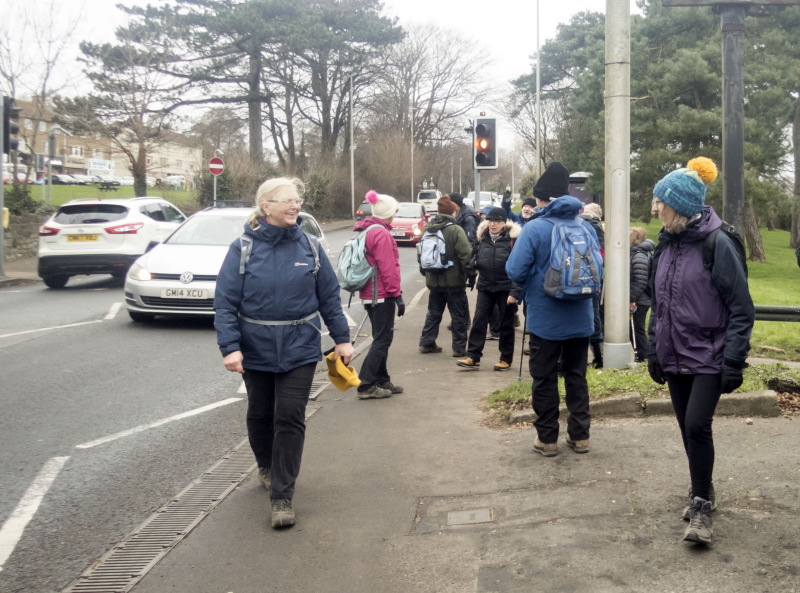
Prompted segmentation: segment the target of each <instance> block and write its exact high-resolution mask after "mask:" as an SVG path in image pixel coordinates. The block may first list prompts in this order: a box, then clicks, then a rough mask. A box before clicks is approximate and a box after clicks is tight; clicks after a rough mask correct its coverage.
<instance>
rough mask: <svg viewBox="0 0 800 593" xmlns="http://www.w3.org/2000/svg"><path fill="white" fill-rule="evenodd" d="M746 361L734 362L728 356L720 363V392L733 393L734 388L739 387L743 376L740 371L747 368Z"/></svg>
mask: <svg viewBox="0 0 800 593" xmlns="http://www.w3.org/2000/svg"><path fill="white" fill-rule="evenodd" d="M748 366H750V365H748V364H747V363H746V362H736V361H734V360H730V359H728V358H726V359H725V362H724V363H723V365H722V385H721V388H720V393H733V392H734V391H735V390H736V389H738V388H739V387H741V385H742V382H743V381H744V377H743V376H742V371H743V370H744V369H745V368H747V367H748Z"/></svg>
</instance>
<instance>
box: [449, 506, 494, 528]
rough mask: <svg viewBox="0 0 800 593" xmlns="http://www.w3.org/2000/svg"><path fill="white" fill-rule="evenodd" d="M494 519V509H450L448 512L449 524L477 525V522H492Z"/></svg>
mask: <svg viewBox="0 0 800 593" xmlns="http://www.w3.org/2000/svg"><path fill="white" fill-rule="evenodd" d="M493 521H494V509H474V510H471V511H450V512H449V513H447V524H448V525H475V524H477V523H492V522H493Z"/></svg>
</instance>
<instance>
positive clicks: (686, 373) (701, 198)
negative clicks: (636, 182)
mask: <svg viewBox="0 0 800 593" xmlns="http://www.w3.org/2000/svg"><path fill="white" fill-rule="evenodd" d="M716 177H717V167H716V165H715V164H714V163H713V161H711V159H708V158H705V157H698V158H695V159H692V160H691V161H689V163H688V165H687V167H686V168H683V169H678V170H676V171H672V172H671V173H669V174H667V175H666V176H665V177H664V178H663V179H661V181H659V182H658V183H657V184H656V186H655V188H654V189H653V195H654V196H655V197H656V201H655V208H656V210H657V211H658V217H659V219H661V222H662V223H663V224H664V228H663V229H662V230H661V232H660V233H659V234H658V246H657V247H656V250H655V253H654V254H653V259H652V261H651V266H652V270H651V272H650V299H651V303H652V310H651V312H650V327H649V335H650V343H649V344H648V352H647V370H648V372H649V373H650V377H651V378H652V379H653V381H655V382H656V383H660V384H662V385H663V384H664V383H666V384H667V385H668V387H669V395H670V398H671V399H672V405H673V408H674V409H675V416H676V418H677V420H678V426H679V427H680V430H681V437H682V438H683V447H684V449H685V450H686V456H687V458H688V460H689V475H690V478H691V488H690V489H689V506H688V507H687V508H686V509H685V510H684V515H683V517H684V519H688V520H689V526H688V527H687V528H686V531H685V532H684V534H683V539H684V540H686V541H690V542H695V543H700V544H708V543H711V538H712V529H711V511H713V510H714V508H715V506H716V500H715V493H714V488H713V486H712V482H711V479H712V476H713V472H714V455H715V451H714V438H713V435H712V431H711V424H712V421H713V418H714V410H715V409H716V407H717V402H719V398H720V395H721V394H722V393H730V392H732V391H733V390H735V389H736V388H738V387H739V386H740V385H741V384H742V381H743V369H744V368H745V367H746V366H747V362H746V359H747V353H748V351H749V350H750V335H751V333H752V331H753V322H754V321H755V307H754V306H753V300H752V299H751V298H750V290H749V288H748V285H747V273H746V270H745V267H744V264H743V262H742V260H741V259H740V257H739V254H738V252H737V250H736V246H735V244H734V242H733V239H731V238H730V237H728V235H726V234H725V233H724V232H722V231H721V230H719V229H720V227H721V226H722V221H721V220H720V218H719V216H717V214H716V212H714V209H713V208H711V206H707V205H704V202H705V196H706V185H707V184H709V183H711V182H712V181H714V179H715V178H716ZM715 231H716V241H715V247H714V253H713V263H712V264H711V267H710V268H706V265H705V263H706V262H704V261H703V243H704V241H705V239H706V237H707V236H708V235H709V234H710V233H712V232H715Z"/></svg>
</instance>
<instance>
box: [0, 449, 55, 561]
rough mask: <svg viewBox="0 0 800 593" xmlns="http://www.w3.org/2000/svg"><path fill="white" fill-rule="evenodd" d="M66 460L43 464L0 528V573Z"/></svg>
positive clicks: (53, 459) (53, 460) (50, 461)
mask: <svg viewBox="0 0 800 593" xmlns="http://www.w3.org/2000/svg"><path fill="white" fill-rule="evenodd" d="M67 459H69V457H53V458H52V459H49V460H48V461H47V463H45V464H44V467H43V468H42V469H41V470H40V471H39V475H37V476H36V479H34V480H33V483H32V484H31V485H30V486H29V487H28V489H27V490H26V491H25V494H24V495H23V496H22V500H20V501H19V504H18V505H17V508H15V509H14V510H13V511H11V514H10V515H9V516H8V519H6V522H5V523H3V526H2V527H0V571H1V570H3V565H4V564H5V563H6V560H8V557H9V556H11V553H12V552H13V551H14V548H15V547H16V546H17V543H18V542H19V539H20V538H21V537H22V532H23V531H25V527H27V525H28V523H29V522H30V520H31V519H33V516H34V515H35V514H36V511H37V510H38V509H39V505H40V504H41V502H42V499H43V498H44V495H45V494H47V491H48V490H49V489H50V486H52V485H53V482H54V481H55V479H56V476H58V472H60V471H61V468H62V467H64V464H65V463H66V462H67Z"/></svg>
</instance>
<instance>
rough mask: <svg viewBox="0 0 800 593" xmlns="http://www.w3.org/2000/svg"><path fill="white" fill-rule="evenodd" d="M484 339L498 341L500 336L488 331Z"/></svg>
mask: <svg viewBox="0 0 800 593" xmlns="http://www.w3.org/2000/svg"><path fill="white" fill-rule="evenodd" d="M486 339H487V340H499V339H500V334H499V333H497V332H493V331H490V332H489V335H488V336H486Z"/></svg>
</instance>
